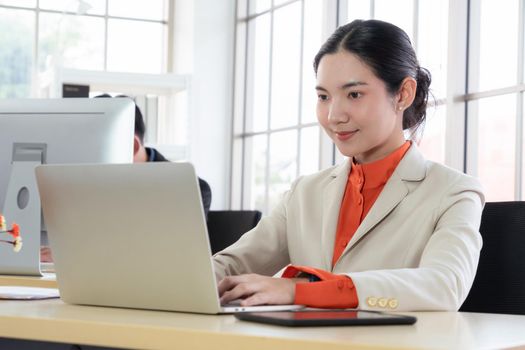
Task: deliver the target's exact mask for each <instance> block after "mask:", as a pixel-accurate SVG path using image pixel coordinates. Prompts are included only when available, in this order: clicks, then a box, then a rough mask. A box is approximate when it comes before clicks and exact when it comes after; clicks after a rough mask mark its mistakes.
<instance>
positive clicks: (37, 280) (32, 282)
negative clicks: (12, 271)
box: [0, 273, 58, 288]
mask: <svg viewBox="0 0 525 350" xmlns="http://www.w3.org/2000/svg"><path fill="white" fill-rule="evenodd" d="M0 286H23V287H41V288H58V285H57V280H56V277H55V274H54V273H44V274H43V276H42V277H32V276H14V275H13V276H11V275H0Z"/></svg>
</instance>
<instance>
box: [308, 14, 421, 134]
mask: <svg viewBox="0 0 525 350" xmlns="http://www.w3.org/2000/svg"><path fill="white" fill-rule="evenodd" d="M340 50H346V51H348V52H350V53H352V54H354V55H356V56H357V57H359V59H360V60H361V61H363V62H364V63H365V64H367V65H368V66H369V67H370V68H371V69H372V71H373V72H374V74H375V75H376V76H377V77H378V78H379V79H381V80H382V81H383V82H385V85H386V87H387V90H388V92H389V93H390V94H392V95H394V94H396V93H397V92H398V91H399V88H400V87H401V83H402V82H403V80H404V79H405V78H406V77H412V78H414V79H415V80H416V81H417V90H416V96H415V98H414V102H413V103H412V105H411V106H410V107H409V108H407V109H406V110H405V112H404V113H403V130H406V129H411V130H412V131H413V132H415V131H417V129H418V127H419V126H420V125H422V124H424V122H425V117H426V107H427V101H428V96H429V86H430V82H431V77H430V72H429V71H428V70H427V69H425V68H422V67H420V66H419V62H418V60H417V57H416V53H415V52H414V48H413V47H412V44H411V43H410V38H409V37H408V35H407V34H406V33H405V32H404V31H403V30H402V29H400V28H398V27H396V26H395V25H393V24H390V23H387V22H383V21H378V20H367V21H363V20H355V21H353V22H351V23H348V24H346V25H344V26H341V27H339V28H337V30H336V31H335V32H334V33H333V34H332V35H331V36H330V38H328V40H327V41H326V42H325V43H324V45H323V46H322V47H321V49H320V50H319V52H318V53H317V55H316V56H315V59H314V71H315V73H316V74H317V68H318V67H319V62H320V61H321V59H322V58H323V56H324V55H327V54H334V53H337V52H338V51H340Z"/></svg>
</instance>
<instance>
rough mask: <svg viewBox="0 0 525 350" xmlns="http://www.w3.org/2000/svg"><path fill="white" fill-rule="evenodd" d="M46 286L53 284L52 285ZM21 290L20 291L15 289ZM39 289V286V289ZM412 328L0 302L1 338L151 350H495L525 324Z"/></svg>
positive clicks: (2, 280)
mask: <svg viewBox="0 0 525 350" xmlns="http://www.w3.org/2000/svg"><path fill="white" fill-rule="evenodd" d="M53 280H54V278H53V276H46V277H45V278H44V280H42V278H40V279H35V278H27V277H26V278H24V277H18V278H15V277H10V276H0V285H6V284H8V283H9V282H14V283H13V285H15V284H16V285H30V286H40V287H43V286H44V285H45V284H46V283H52V282H53ZM50 281H51V282H50ZM17 282H18V283H17ZM43 284H44V285H43ZM407 314H411V315H414V316H416V317H417V318H418V321H417V323H416V324H415V325H411V326H368V327H366V326H361V327H348V326H347V327H313V328H286V327H279V326H272V325H263V324H257V323H250V322H245V321H239V320H236V319H235V318H234V317H233V316H231V315H226V316H208V315H197V314H185V313H176V312H162V311H147V310H131V309H118V308H104V307H92V306H78V305H68V304H65V303H63V302H62V301H61V300H59V299H52V300H35V301H18V300H0V337H6V338H18V339H30V340H41V341H52V342H65V343H75V344H86V345H98V346H109V347H123V348H148V349H173V348H175V347H177V348H181V349H209V348H212V347H213V348H216V349H222V348H227V349H229V350H234V349H254V350H257V349H283V348H286V349H301V350H303V349H304V350H308V349H323V350H330V349H353V348H359V349H372V348H374V349H395V348H441V349H451V348H456V349H494V348H509V347H516V346H520V345H521V346H523V345H525V331H524V330H525V316H515V315H496V314H475V313H458V312H418V313H407Z"/></svg>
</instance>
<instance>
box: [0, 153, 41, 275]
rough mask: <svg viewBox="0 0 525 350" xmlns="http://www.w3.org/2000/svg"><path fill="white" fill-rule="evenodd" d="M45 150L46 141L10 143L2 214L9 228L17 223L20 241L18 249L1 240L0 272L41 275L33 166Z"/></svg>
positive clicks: (38, 210) (36, 195) (39, 160)
mask: <svg viewBox="0 0 525 350" xmlns="http://www.w3.org/2000/svg"><path fill="white" fill-rule="evenodd" d="M45 153H46V145H45V144H35V143H31V144H28V143H15V144H14V145H13V162H12V166H11V176H10V179H9V183H8V185H7V193H6V197H5V203H4V208H3V211H2V214H3V215H4V216H5V219H6V224H7V227H8V228H9V227H11V224H12V223H13V222H16V223H17V224H18V225H19V226H20V236H21V237H22V244H23V245H22V249H21V250H20V251H19V252H18V253H17V252H15V251H14V250H13V246H12V245H10V244H5V243H2V244H0V274H7V275H29V276H42V273H41V271H40V231H41V206H40V195H39V193H38V188H37V185H36V178H35V167H36V166H38V165H40V164H42V163H43V162H44V159H45ZM4 235H5V234H4ZM8 239H9V238H8Z"/></svg>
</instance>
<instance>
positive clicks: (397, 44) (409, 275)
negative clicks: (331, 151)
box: [213, 20, 484, 311]
mask: <svg viewBox="0 0 525 350" xmlns="http://www.w3.org/2000/svg"><path fill="white" fill-rule="evenodd" d="M314 71H315V73H316V78H317V86H316V91H317V97H318V100H317V118H318V121H319V123H320V125H321V126H322V127H323V128H324V130H325V131H326V133H327V134H328V136H329V137H330V138H331V139H332V140H333V142H334V143H335V145H336V146H337V148H338V149H339V151H340V152H341V153H342V154H343V155H344V156H346V157H348V159H347V160H345V161H344V162H343V163H342V164H340V165H336V166H334V167H332V168H329V169H326V170H323V171H320V172H319V173H317V174H313V175H308V176H304V177H300V178H299V179H297V180H296V181H295V182H294V183H293V184H292V186H291V189H290V190H289V191H288V192H287V193H286V194H285V196H284V198H283V199H282V201H281V202H280V203H279V204H278V205H277V206H276V207H275V208H274V209H273V211H272V212H271V213H270V215H269V216H267V217H265V218H263V219H262V220H261V221H260V222H259V224H258V225H257V226H256V227H255V228H254V229H253V230H251V231H249V232H247V233H246V234H244V235H243V236H242V237H241V238H240V239H239V240H238V241H237V242H236V243H234V244H233V245H232V246H230V247H228V248H226V249H225V250H223V251H221V252H219V253H217V254H216V255H214V257H213V261H214V267H215V273H216V278H217V280H218V281H219V284H218V291H219V295H220V297H221V303H228V302H229V301H231V300H235V299H241V305H244V306H248V305H261V304H302V305H306V306H311V307H321V308H359V309H365V310H367V309H368V310H396V311H416V310H458V309H459V307H460V306H461V304H462V303H463V301H464V300H465V298H466V297H467V295H468V292H469V290H470V287H471V286H472V283H473V280H474V276H475V274H476V269H477V265H478V260H479V254H480V250H481V246H482V239H481V235H480V233H479V224H480V220H481V212H482V208H483V205H484V195H483V192H482V189H481V186H480V184H479V181H478V180H476V179H475V178H472V177H470V176H467V175H465V174H463V173H461V172H459V171H456V170H453V169H450V168H448V167H446V166H444V165H441V164H438V163H435V162H432V161H429V160H426V159H425V158H424V156H423V155H422V154H421V152H420V151H419V150H418V147H417V145H416V143H415V142H413V141H411V140H407V139H406V138H405V137H406V136H405V135H415V130H416V129H417V128H418V127H419V126H420V125H422V124H423V123H424V121H425V116H426V107H427V100H428V94H429V86H430V81H431V78H430V73H429V72H428V71H427V70H426V69H424V68H422V67H420V65H419V62H418V60H417V58H416V54H415V52H414V49H413V47H412V45H411V43H410V39H409V37H408V35H407V34H406V33H405V32H403V30H401V29H400V28H398V27H396V26H394V25H392V24H389V23H386V22H382V21H377V20H367V21H362V20H356V21H353V22H351V23H349V24H346V25H344V26H342V27H339V28H338V29H337V30H336V31H335V32H334V33H333V34H332V35H331V37H330V38H329V39H328V40H327V41H326V42H325V44H324V45H323V46H322V47H321V49H320V51H319V52H318V54H317V55H316V57H315V59H314ZM410 131H411V133H409V132H410ZM283 268H284V271H283V272H282V274H281V275H280V277H281V278H275V277H272V276H273V275H274V274H276V273H278V272H279V271H280V270H282V269H283Z"/></svg>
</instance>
